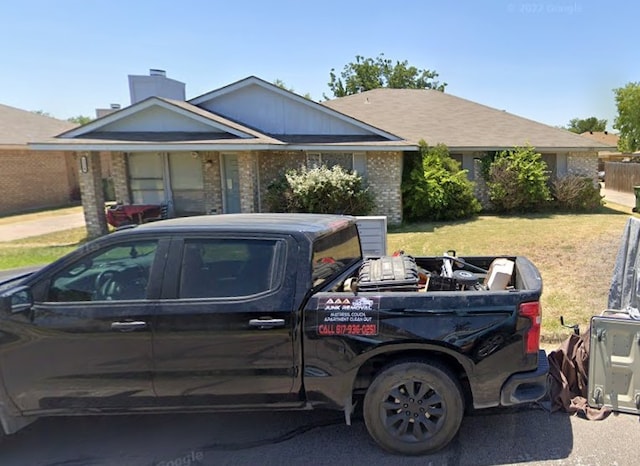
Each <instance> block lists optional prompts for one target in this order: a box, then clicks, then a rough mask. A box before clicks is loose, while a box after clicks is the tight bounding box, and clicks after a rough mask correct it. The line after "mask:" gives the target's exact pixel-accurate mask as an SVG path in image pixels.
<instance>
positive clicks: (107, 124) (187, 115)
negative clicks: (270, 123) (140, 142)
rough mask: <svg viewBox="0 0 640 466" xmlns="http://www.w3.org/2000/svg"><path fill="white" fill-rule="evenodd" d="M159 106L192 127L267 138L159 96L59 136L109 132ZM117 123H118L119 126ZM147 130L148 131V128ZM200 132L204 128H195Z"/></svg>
mask: <svg viewBox="0 0 640 466" xmlns="http://www.w3.org/2000/svg"><path fill="white" fill-rule="evenodd" d="M153 108H157V109H162V110H164V111H165V112H166V113H173V114H176V115H179V116H181V117H183V118H184V119H185V121H191V122H193V125H194V128H198V129H201V128H205V127H206V128H210V130H211V131H210V132H211V133H212V134H216V133H227V134H228V135H231V136H235V137H237V138H241V139H247V138H267V139H268V136H266V135H264V134H261V133H259V132H257V131H254V130H253V129H251V128H247V127H245V126H243V125H240V124H238V123H236V122H234V121H231V120H228V119H226V118H224V117H221V116H219V115H216V114H214V113H211V112H208V111H206V110H203V109H201V108H199V107H196V106H195V105H191V104H188V103H187V102H181V101H178V100H173V99H166V98H162V97H149V98H147V99H145V100H143V101H141V102H138V103H136V104H134V105H131V106H129V107H126V108H123V109H122V110H118V111H116V112H113V113H110V114H108V115H105V116H104V117H102V118H98V119H96V120H93V121H92V122H90V123H87V124H86V125H84V126H80V127H78V128H74V129H72V130H70V131H67V132H65V133H62V134H60V135H59V136H58V137H59V138H63V139H66V138H77V137H83V136H84V137H89V138H90V135H91V134H93V133H101V134H105V133H108V132H110V131H109V130H110V128H113V127H114V125H116V124H117V123H120V126H122V123H123V122H125V123H126V120H127V119H133V118H134V117H135V116H136V115H137V114H140V112H142V111H144V110H147V109H153ZM120 126H119V127H120ZM170 130H171V129H168V128H167V129H166V130H165V129H163V130H162V131H158V132H165V131H170ZM115 132H137V131H127V130H125V131H117V130H116V131H115ZM147 132H149V131H147ZM194 132H200V133H202V132H203V131H202V130H200V131H195V130H194Z"/></svg>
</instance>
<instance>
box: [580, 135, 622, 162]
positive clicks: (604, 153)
mask: <svg viewBox="0 0 640 466" xmlns="http://www.w3.org/2000/svg"><path fill="white" fill-rule="evenodd" d="M580 136H582V137H585V138H587V139H590V140H592V141H598V142H601V143H603V144H606V145H608V146H611V147H609V149H610V150H599V151H598V155H600V156H601V157H608V156H611V155H622V154H621V153H620V151H618V150H617V147H618V140H619V139H620V136H618V135H617V134H614V133H610V132H608V131H585V132H584V133H581V134H580Z"/></svg>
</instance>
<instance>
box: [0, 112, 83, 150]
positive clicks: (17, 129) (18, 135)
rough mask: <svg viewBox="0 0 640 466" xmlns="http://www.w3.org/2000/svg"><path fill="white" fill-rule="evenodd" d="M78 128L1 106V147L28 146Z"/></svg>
mask: <svg viewBox="0 0 640 466" xmlns="http://www.w3.org/2000/svg"><path fill="white" fill-rule="evenodd" d="M75 126H77V125H76V124H75V123H71V122H68V121H62V120H57V119H55V118H51V117H47V116H43V115H38V114H37V113H33V112H28V111H26V110H20V109H18V108H14V107H9V106H8V105H2V104H0V146H26V145H27V143H28V142H31V141H37V140H40V139H44V138H50V137H53V136H55V135H56V134H59V133H60V132H62V131H67V130H69V129H71V128H73V127H75Z"/></svg>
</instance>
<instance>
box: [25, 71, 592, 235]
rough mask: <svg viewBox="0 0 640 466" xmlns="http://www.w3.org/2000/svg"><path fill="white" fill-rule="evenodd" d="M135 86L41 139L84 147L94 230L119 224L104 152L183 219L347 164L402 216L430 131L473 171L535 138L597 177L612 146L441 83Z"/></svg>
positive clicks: (128, 184)
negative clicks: (287, 174) (317, 169)
mask: <svg viewBox="0 0 640 466" xmlns="http://www.w3.org/2000/svg"><path fill="white" fill-rule="evenodd" d="M129 87H130V91H131V98H132V104H131V105H130V106H128V107H125V108H123V109H121V110H117V111H115V112H114V113H111V114H109V115H106V116H104V117H102V118H99V119H97V120H94V121H92V122H90V123H88V124H86V125H84V126H81V127H78V128H75V129H72V130H70V131H67V132H64V133H62V134H60V135H58V136H57V137H55V138H50V139H47V140H40V141H38V142H35V143H33V144H32V146H33V147H34V148H36V149H41V150H67V151H73V152H75V153H76V154H78V160H79V170H80V174H79V176H80V187H81V192H82V199H83V206H84V211H85V218H86V221H87V228H88V231H89V235H90V236H98V235H101V234H104V233H105V232H106V231H107V228H106V221H105V216H104V208H103V206H104V199H103V196H102V192H101V189H99V188H100V186H101V177H102V175H101V163H100V156H99V153H100V152H104V151H107V152H110V153H111V170H112V176H113V182H114V186H115V193H116V198H117V199H119V200H121V201H123V202H124V203H160V202H165V203H167V204H168V205H169V207H170V211H171V213H172V214H173V215H178V216H180V215H194V214H209V213H213V214H215V213H233V212H246V213H251V212H264V211H266V209H267V206H266V205H265V201H264V199H265V194H266V190H267V186H268V185H269V183H270V182H271V181H272V180H274V179H275V178H276V177H277V176H278V175H279V174H280V173H282V172H283V171H285V170H286V169H289V168H293V167H300V166H313V165H316V164H319V163H325V164H328V165H334V164H339V165H341V166H343V167H345V168H348V169H351V170H355V171H357V172H358V173H360V174H361V175H362V176H363V178H364V179H365V180H366V182H367V184H368V186H369V189H370V191H371V192H372V193H373V195H374V197H375V199H376V207H375V212H373V214H375V215H385V216H387V218H388V221H389V223H391V224H397V223H400V222H401V221H402V196H401V188H400V184H401V179H402V166H403V154H405V153H407V152H414V151H416V150H417V149H418V142H419V140H420V139H425V140H426V141H427V142H428V143H430V144H437V143H440V142H441V143H445V144H447V145H448V146H449V148H450V150H451V152H452V154H453V156H454V157H455V158H457V159H458V160H459V161H461V162H462V165H463V168H466V169H469V176H470V178H471V179H475V178H477V176H478V171H477V166H476V165H477V163H476V159H478V158H479V157H483V156H484V155H486V154H487V153H489V152H492V151H496V150H502V149H508V148H513V147H514V146H518V145H523V144H525V143H527V142H528V143H530V144H531V145H533V146H535V147H536V148H537V149H538V151H540V152H541V153H542V154H543V156H544V158H545V160H546V161H547V163H548V164H549V167H550V168H551V170H552V172H553V174H554V176H563V175H566V174H569V173H576V174H581V175H584V176H589V177H593V178H594V179H595V177H596V174H597V173H596V167H597V151H598V150H602V148H603V147H604V146H603V145H602V144H599V143H597V142H592V141H589V140H587V139H585V138H582V137H580V136H579V135H576V134H573V133H570V132H568V131H564V130H561V129H557V128H553V127H550V126H547V125H543V124H540V123H537V122H534V121H531V120H527V119H524V118H520V117H517V116H515V115H511V114H509V113H506V112H503V111H500V110H496V109H493V108H490V107H486V106H484V105H480V104H477V103H474V102H470V101H468V100H465V99H461V98H458V97H455V96H452V95H449V94H444V93H441V92H438V91H430V90H403V89H376V90H372V91H367V92H363V93H361V94H357V95H353V96H348V97H344V98H341V99H336V100H332V101H327V102H323V103H317V102H313V101H311V100H308V99H306V98H304V97H302V96H299V95H297V94H295V93H292V92H289V91H286V90H284V89H281V88H280V87H278V86H275V85H273V84H270V83H268V82H266V81H263V80H262V79H259V78H257V77H253V76H251V77H248V78H246V79H243V80H240V81H237V82H235V83H232V84H230V85H228V86H225V87H222V88H220V89H216V90H213V91H211V92H208V93H206V94H203V95H200V96H198V97H195V98H193V99H191V100H185V97H184V89H185V88H184V84H183V83H180V82H178V81H175V80H172V79H169V78H167V77H166V75H165V74H164V72H162V71H157V70H152V72H151V73H150V75H149V76H129ZM601 146H603V147H601Z"/></svg>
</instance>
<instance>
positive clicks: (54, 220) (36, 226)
mask: <svg viewBox="0 0 640 466" xmlns="http://www.w3.org/2000/svg"><path fill="white" fill-rule="evenodd" d="M83 226H84V214H83V213H82V212H78V213H75V214H67V215H52V216H50V217H43V218H39V219H35V220H26V221H24V222H19V223H10V224H7V225H0V242H2V241H13V240H16V239H22V238H28V237H30V236H38V235H44V234H46V233H53V232H55V231H62V230H68V229H71V228H79V227H83Z"/></svg>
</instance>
